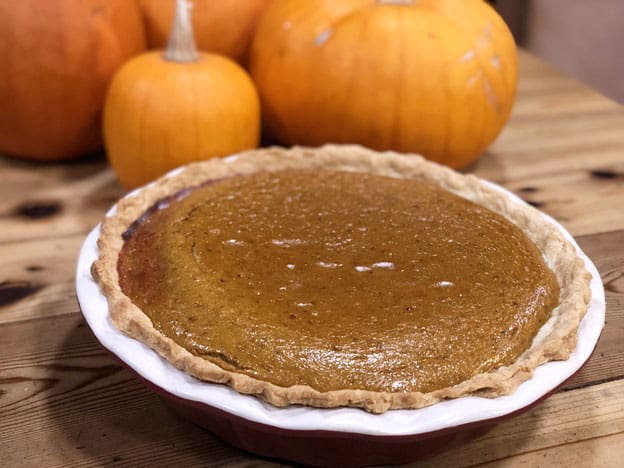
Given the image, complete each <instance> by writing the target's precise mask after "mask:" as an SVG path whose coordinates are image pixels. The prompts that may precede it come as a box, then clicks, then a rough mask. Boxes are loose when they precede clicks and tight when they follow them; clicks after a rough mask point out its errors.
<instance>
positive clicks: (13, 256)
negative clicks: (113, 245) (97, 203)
mask: <svg viewBox="0 0 624 468" xmlns="http://www.w3.org/2000/svg"><path fill="white" fill-rule="evenodd" d="M84 238H85V236H84V234H78V235H74V236H68V237H57V238H54V239H38V240H29V241H24V242H8V243H0V258H2V259H3V260H2V270H1V271H0V325H1V324H2V323H6V322H13V321H19V320H28V319H31V318H43V317H53V316H57V315H63V314H68V313H74V314H75V313H76V312H77V311H78V304H77V302H76V295H75V287H74V277H75V275H76V262H77V259H78V253H79V251H80V248H81V246H82V243H83V241H84Z"/></svg>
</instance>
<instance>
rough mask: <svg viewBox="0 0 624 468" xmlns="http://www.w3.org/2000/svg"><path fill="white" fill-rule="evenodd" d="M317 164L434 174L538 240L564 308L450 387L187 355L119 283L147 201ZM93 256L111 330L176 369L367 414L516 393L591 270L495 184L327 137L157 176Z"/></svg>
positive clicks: (273, 396)
mask: <svg viewBox="0 0 624 468" xmlns="http://www.w3.org/2000/svg"><path fill="white" fill-rule="evenodd" d="M315 167H322V168H325V169H331V170H345V171H358V172H370V173H374V174H379V175H384V176H390V177H399V178H409V179H427V180H433V181H435V182H436V183H438V184H439V185H440V186H442V187H443V188H445V189H447V190H449V191H450V192H453V193H456V194H458V195H460V196H462V197H464V198H467V199H470V200H472V201H475V202H477V203H479V204H481V205H483V206H485V207H487V208H490V209H491V210H493V211H495V212H497V213H500V214H502V215H504V216H505V217H507V218H508V219H509V220H511V221H512V222H513V223H515V224H516V225H517V226H519V227H520V228H521V229H522V230H523V231H524V232H525V233H527V235H528V236H529V237H530V239H531V240H532V241H533V242H534V243H535V244H536V245H537V246H538V247H539V249H540V250H541V251H542V253H543V254H544V257H545V258H546V259H547V263H548V265H549V266H550V267H551V268H552V270H553V271H554V272H555V275H556V277H557V280H558V282H559V284H560V286H561V294H560V300H561V304H560V306H559V307H558V308H557V309H555V311H554V312H553V315H552V317H551V319H550V320H549V321H548V322H547V323H546V325H544V327H542V329H541V330H540V332H539V333H538V335H537V337H536V338H535V340H534V342H533V344H532V346H531V347H530V348H529V349H528V350H527V351H525V352H524V353H523V354H522V355H521V356H520V358H519V359H518V360H517V361H516V362H515V363H514V364H511V365H509V366H506V367H502V368H499V369H497V370H496V371H494V372H491V373H486V374H478V375H475V376H474V377H472V378H470V379H468V380H466V381H464V382H462V383H460V384H458V385H455V386H453V387H449V388H443V389H440V390H436V391H433V392H429V393H420V392H406V393H389V392H375V391H368V390H351V389H346V390H336V391H328V392H319V391H317V390H315V389H313V388H311V387H309V386H306V385H296V386H292V387H280V386H277V385H274V384H271V383H269V382H264V381H260V380H257V379H255V378H252V377H249V376H247V375H244V374H239V373H235V372H230V371H227V370H224V369H222V368H220V367H219V366H217V365H216V364H214V363H212V362H209V361H207V360H205V359H202V358H201V357H197V356H194V355H192V354H191V353H190V352H188V351H187V350H186V349H184V348H182V347H181V346H179V345H178V344H177V343H175V342H174V341H173V340H171V339H170V338H167V337H166V336H164V335H162V334H161V333H160V332H158V331H157V330H156V329H155V328H154V327H153V326H152V322H151V320H150V319H149V318H148V317H147V315H145V314H144V313H143V312H142V311H141V310H140V309H139V308H138V307H136V306H135V305H134V304H133V303H132V302H131V301H130V299H129V298H128V297H127V296H126V295H125V294H123V293H122V291H121V289H120V287H119V281H118V273H117V259H118V255H119V252H120V250H121V248H122V245H123V240H122V237H121V235H122V233H123V232H124V231H125V230H126V229H127V228H128V227H129V226H130V224H132V222H134V221H135V220H136V219H137V218H138V217H139V216H140V215H141V214H142V213H143V212H144V211H145V210H146V209H147V208H148V207H149V206H151V205H153V204H154V203H155V202H156V201H157V200H159V199H160V198H163V197H164V196H166V195H168V194H171V193H174V192H176V191H178V190H181V189H182V188H184V187H188V186H192V185H195V184H198V183H200V182H203V181H206V180H210V179H216V178H220V177H224V176H230V175H236V174H248V173H252V172H256V171H259V170H269V171H275V170H281V169H286V168H315ZM98 249H99V258H98V260H96V261H95V262H94V264H93V267H92V272H93V276H94V278H95V279H96V280H97V281H98V283H99V284H100V287H101V290H102V292H103V293H104V295H105V296H106V297H107V299H108V304H109V311H110V317H111V319H112V321H113V323H114V324H115V326H116V327H117V328H119V329H120V330H122V331H124V332H125V333H127V334H128V335H130V336H132V337H134V338H136V339H138V340H140V341H142V342H144V343H145V344H147V345H148V346H150V347H151V348H153V349H154V350H156V351H157V352H158V353H159V354H160V355H162V356H163V357H164V358H166V359H167V360H168V361H169V362H171V363H172V364H173V365H175V366H176V367H177V368H179V369H181V370H183V371H184V372H187V373H189V374H191V375H193V376H195V377H197V378H199V379H201V380H206V381H210V382H218V383H224V384H227V385H229V386H230V387H232V388H233V389H235V390H237V391H238V392H240V393H245V394H253V395H257V396H259V397H261V398H263V399H264V400H266V401H268V402H269V403H272V404H273V405H275V406H280V407H283V406H288V405H291V404H302V405H309V406H314V407H321V408H330V407H336V406H353V407H360V408H364V409H366V410H368V411H370V412H373V413H383V412H384V411H386V410H388V409H398V408H421V407H424V406H428V405H431V404H433V403H436V402H438V401H440V400H442V399H446V398H456V397H460V396H464V395H469V394H472V395H479V396H487V397H495V396H499V395H505V394H509V393H512V392H513V391H515V389H516V387H517V386H518V385H519V384H520V383H522V382H524V381H525V380H527V379H529V378H531V376H532V375H533V371H534V369H535V368H536V367H537V366H539V365H540V364H542V363H544V362H547V361H551V360H564V359H567V358H568V357H569V355H570V352H571V351H572V350H573V349H574V348H575V347H576V341H577V331H578V326H579V323H580V321H581V319H582V318H583V316H584V315H585V313H586V311H587V304H588V302H589V299H590V288H589V281H590V278H591V276H590V275H589V273H588V272H587V271H586V270H585V267H584V263H583V261H582V260H581V259H580V258H579V257H578V255H577V254H576V251H575V248H574V246H573V245H572V244H571V243H570V242H569V241H568V240H567V239H566V238H565V237H564V236H563V234H562V233H561V232H560V231H559V230H558V229H557V228H556V227H555V226H553V225H552V224H551V223H549V222H548V221H547V220H546V219H545V218H544V217H543V216H542V215H541V213H540V212H539V211H537V210H536V209H534V208H533V207H530V206H528V205H526V204H522V203H517V202H514V201H513V200H511V199H510V197H507V196H502V195H501V194H500V192H499V191H498V190H496V189H495V188H493V187H491V186H490V185H488V184H485V183H483V182H482V181H481V180H480V179H478V178H477V177H475V176H472V175H462V174H459V173H457V172H455V171H453V170H451V169H449V168H446V167H443V166H440V165H438V164H435V163H432V162H429V161H426V160H425V159H423V158H422V157H420V156H418V155H400V154H397V153H393V152H385V153H377V152H374V151H371V150H367V149H365V148H362V147H359V146H334V145H328V146H324V147H321V148H316V149H311V148H293V149H282V148H267V149H260V150H253V151H247V152H243V153H240V154H238V155H236V156H234V157H229V158H225V159H212V160H208V161H204V162H199V163H194V164H191V165H188V166H186V167H185V168H184V169H182V171H181V172H179V173H178V174H176V175H175V176H172V177H167V176H165V177H163V178H161V179H159V180H157V181H156V182H155V183H153V184H151V185H149V186H147V187H146V188H144V189H142V190H140V191H139V192H138V194H136V195H134V196H130V197H126V198H124V199H122V200H121V201H120V202H119V203H118V205H117V210H116V213H115V214H114V215H113V216H111V217H108V218H107V219H106V220H105V221H104V222H103V224H102V231H101V235H100V238H99V239H98Z"/></svg>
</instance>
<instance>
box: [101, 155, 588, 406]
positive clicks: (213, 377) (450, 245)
mask: <svg viewBox="0 0 624 468" xmlns="http://www.w3.org/2000/svg"><path fill="white" fill-rule="evenodd" d="M98 248H99V258H98V260H97V261H96V262H95V263H94V265H93V268H92V270H93V273H94V277H95V278H96V279H97V281H98V282H99V284H100V287H101V289H102V291H103V293H104V294H105V295H106V296H107V298H108V302H109V309H110V317H111V319H112V321H113V323H114V324H115V326H116V327H118V328H119V329H120V330H122V331H123V332H125V333H127V334H128V335H130V336H132V337H134V338H136V339H138V340H140V341H142V342H144V343H145V344H147V345H148V346H150V347H152V348H153V349H154V350H156V351H157V352H158V353H160V354H161V355H162V356H163V357H164V358H165V359H167V360H168V361H170V362H171V363H172V364H173V365H175V366H176V367H178V368H179V369H181V370H183V371H184V372H187V373H188V374H190V375H192V376H195V377H197V378H199V379H202V380H206V381H209V382H217V383H221V384H226V385H229V386H231V387H232V388H233V389H235V390H237V391H238V392H241V393H245V394H253V395H257V396H258V397H260V398H262V399H264V400H266V401H267V402H269V403H271V404H273V405H276V406H280V407H283V406H287V405H293V404H301V405H310V406H315V407H337V406H354V407H361V408H364V409H366V410H368V411H371V412H374V413H381V412H384V411H386V410H388V409H395V408H419V407H423V406H427V405H430V404H433V403H436V402H438V401H440V400H442V399H447V398H455V397H460V396H463V395H480V396H488V397H495V396H499V395H504V394H508V393H511V392H513V391H514V390H515V388H516V387H517V386H518V385H519V384H520V383H521V382H523V381H525V380H527V379H529V378H530V377H531V376H532V374H533V371H534V369H535V368H536V367H537V366H538V365H540V364H542V363H544V362H546V361H549V360H560V359H566V358H567V357H568V356H569V353H570V352H571V351H572V350H573V349H574V347H575V345H576V336H577V329H578V325H579V323H580V320H581V319H582V317H583V316H584V314H585V312H586V310H587V304H588V301H589V296H590V290H589V274H588V273H587V272H586V271H585V268H584V265H583V262H582V260H581V259H580V258H579V257H578V256H577V255H576V251H575V248H574V246H572V245H571V244H570V243H569V242H568V241H567V240H566V239H565V238H564V236H563V235H562V234H561V233H560V231H559V230H558V229H557V228H556V227H554V226H553V225H552V224H551V223H550V222H548V221H547V220H546V219H545V218H544V216H543V215H542V214H541V213H540V212H539V211H537V210H536V209H534V208H532V207H530V206H528V205H525V204H523V203H520V202H517V201H514V200H512V199H511V198H510V197H509V196H507V195H505V194H503V193H501V191H499V190H498V189H496V188H494V187H492V186H491V185H490V184H488V183H486V182H483V181H481V180H479V179H478V178H476V177H474V176H470V175H462V174H459V173H457V172H455V171H453V170H451V169H448V168H445V167H442V166H439V165H437V164H435V163H431V162H428V161H426V160H424V159H423V158H421V157H419V156H416V155H400V154H397V153H391V152H386V153H377V152H373V151H370V150H366V149H364V148H361V147H357V146H325V147H322V148H318V149H308V148H293V149H280V148H269V149H262V150H255V151H249V152H245V153H240V154H238V155H235V156H231V157H229V158H225V159H213V160H209V161H205V162H200V163H195V164H192V165H189V166H186V167H184V168H183V169H181V170H180V171H178V172H177V173H175V174H173V175H170V176H166V177H163V178H161V179H159V180H158V181H156V182H155V183H153V184H151V185H149V186H147V187H145V188H143V189H142V190H140V191H139V192H138V193H136V194H134V195H131V196H128V197H126V198H125V199H123V200H121V201H120V202H119V204H118V205H117V208H116V212H115V214H113V215H112V216H110V217H108V218H107V219H106V220H105V221H104V223H103V225H102V231H101V236H100V239H99V241H98Z"/></svg>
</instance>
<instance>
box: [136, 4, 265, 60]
mask: <svg viewBox="0 0 624 468" xmlns="http://www.w3.org/2000/svg"><path fill="white" fill-rule="evenodd" d="M269 1H270V0H193V2H192V3H193V7H194V8H193V30H194V31H195V40H196V42H197V47H198V48H199V49H200V50H204V51H208V52H216V53H219V54H223V55H227V56H228V57H231V58H233V59H234V60H237V61H239V62H243V61H244V60H245V58H246V56H247V50H248V48H249V44H250V42H251V37H252V34H253V31H254V29H255V26H256V21H257V19H258V16H259V15H260V13H261V12H262V10H263V9H264V8H265V7H266V5H267V3H268V2H269ZM139 3H140V5H141V9H142V11H143V15H144V18H145V26H146V30H147V40H148V45H149V47H150V48H161V47H164V46H165V44H166V43H167V38H168V37H169V30H170V29H171V24H172V22H173V13H174V6H175V2H174V1H173V0H140V2H139Z"/></svg>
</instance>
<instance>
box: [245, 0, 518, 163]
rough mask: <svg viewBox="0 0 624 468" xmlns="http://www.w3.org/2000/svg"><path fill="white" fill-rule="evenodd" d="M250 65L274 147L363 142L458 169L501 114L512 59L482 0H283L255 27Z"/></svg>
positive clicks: (505, 35)
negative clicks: (418, 154)
mask: <svg viewBox="0 0 624 468" xmlns="http://www.w3.org/2000/svg"><path fill="white" fill-rule="evenodd" d="M250 70H251V73H252V76H253V78H254V80H255V81H256V84H257V86H258V90H259V93H260V97H261V102H262V105H263V111H264V120H265V124H266V127H267V129H268V130H269V132H270V133H271V134H272V135H273V137H274V138H275V139H277V140H278V141H279V142H281V143H284V144H288V145H290V144H304V145H319V144H322V143H326V142H337V143H360V144H362V145H365V146H369V147H371V148H374V149H377V150H386V149H393V150H398V151H403V152H417V153H421V154H423V155H424V156H426V157H428V158H430V159H432V160H436V161H439V162H442V163H445V164H447V165H450V166H452V167H455V168H459V167H463V166H466V165H467V164H468V163H470V162H472V161H473V160H475V159H476V158H477V157H478V156H479V155H480V154H481V153H482V152H483V151H484V149H485V148H486V147H487V146H488V145H489V144H490V143H491V142H492V141H493V140H494V138H495V137H496V136H497V135H498V133H499V132H500V130H501V129H502V128H503V126H504V124H505V122H506V121H507V119H508V117H509V114H510V111H511V108H512V105H513V102H514V97H515V90H516V82H517V57H516V48H515V44H514V40H513V37H512V35H511V33H510V32H509V30H508V28H507V26H506V25H505V23H504V22H503V20H502V19H501V18H500V17H499V16H498V14H497V13H496V12H495V11H494V10H493V9H492V8H491V7H490V6H489V5H487V4H486V3H485V2H484V1H482V0H419V1H410V0H383V1H382V0H377V1H374V0H333V1H325V0H284V1H279V2H274V3H272V4H271V5H270V6H269V7H268V8H267V10H266V11H265V14H264V15H263V17H262V19H261V21H260V22H259V24H258V28H257V30H256V35H255V39H254V42H253V45H252V50H251V57H250Z"/></svg>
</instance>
